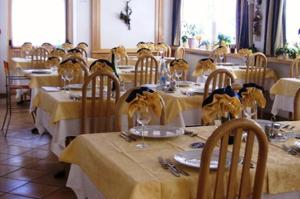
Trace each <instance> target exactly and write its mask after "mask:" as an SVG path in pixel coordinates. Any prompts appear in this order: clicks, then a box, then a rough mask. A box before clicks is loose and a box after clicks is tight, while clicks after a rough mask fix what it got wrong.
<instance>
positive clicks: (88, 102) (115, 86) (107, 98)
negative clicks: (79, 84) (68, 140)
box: [81, 71, 120, 134]
mask: <svg viewBox="0 0 300 199" xmlns="http://www.w3.org/2000/svg"><path fill="white" fill-rule="evenodd" d="M119 98H120V84H119V80H118V79H117V78H116V77H115V76H114V75H113V74H111V73H107V72H103V71H96V72H94V73H93V74H91V75H90V76H88V77H87V79H86V81H85V82H84V84H83V88H82V107H81V108H82V109H81V111H82V114H81V133H82V134H84V133H99V132H114V131H116V130H115V129H114V128H115V127H116V126H117V125H116V124H115V122H116V121H117V119H116V117H115V116H114V114H115V112H114V111H115V105H116V103H117V102H118V100H119Z"/></svg>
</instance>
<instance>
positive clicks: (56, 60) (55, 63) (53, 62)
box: [46, 57, 61, 68]
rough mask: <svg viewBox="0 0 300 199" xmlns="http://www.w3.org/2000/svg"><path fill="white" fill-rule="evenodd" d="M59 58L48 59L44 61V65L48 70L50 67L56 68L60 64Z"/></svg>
mask: <svg viewBox="0 0 300 199" xmlns="http://www.w3.org/2000/svg"><path fill="white" fill-rule="evenodd" d="M60 61H61V60H60V58H59V57H48V59H47V61H46V65H47V67H48V68H50V67H52V66H56V67H57V66H58V65H59V63H60Z"/></svg>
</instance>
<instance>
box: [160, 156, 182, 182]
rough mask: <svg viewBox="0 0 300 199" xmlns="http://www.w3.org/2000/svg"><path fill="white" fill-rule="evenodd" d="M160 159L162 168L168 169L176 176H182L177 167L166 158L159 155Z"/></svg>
mask: <svg viewBox="0 0 300 199" xmlns="http://www.w3.org/2000/svg"><path fill="white" fill-rule="evenodd" d="M158 161H159V164H160V165H161V167H162V168H164V169H168V170H169V171H170V172H171V173H172V174H173V175H174V176H176V177H180V173H179V172H178V171H177V170H176V169H174V168H173V167H171V166H170V165H169V164H168V163H167V161H166V160H165V159H163V158H162V157H160V156H159V157H158Z"/></svg>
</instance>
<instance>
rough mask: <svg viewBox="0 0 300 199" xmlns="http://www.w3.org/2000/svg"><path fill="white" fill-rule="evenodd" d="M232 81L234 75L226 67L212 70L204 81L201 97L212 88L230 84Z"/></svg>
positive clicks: (206, 95) (204, 97) (207, 93)
mask: <svg viewBox="0 0 300 199" xmlns="http://www.w3.org/2000/svg"><path fill="white" fill-rule="evenodd" d="M233 83H234V77H233V75H232V73H231V72H230V71H228V70H226V69H217V70H215V71H213V72H212V73H210V75H209V76H208V78H207V80H206V82H205V86H204V95H203V99H206V98H207V97H208V96H209V94H210V93H211V92H212V91H213V90H215V89H217V88H224V87H226V86H231V85H232V84H233Z"/></svg>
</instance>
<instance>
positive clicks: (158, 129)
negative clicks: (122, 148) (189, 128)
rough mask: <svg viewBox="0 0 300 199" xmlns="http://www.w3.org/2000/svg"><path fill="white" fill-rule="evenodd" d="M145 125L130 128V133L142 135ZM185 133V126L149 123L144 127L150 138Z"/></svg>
mask: <svg viewBox="0 0 300 199" xmlns="http://www.w3.org/2000/svg"><path fill="white" fill-rule="evenodd" d="M142 129H143V127H141V126H137V127H133V128H131V129H130V133H132V134H134V135H137V136H142ZM183 134H184V129H183V128H178V127H172V126H160V125H147V126H145V127H144V136H145V137H148V138H169V137H177V136H179V135H183Z"/></svg>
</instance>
